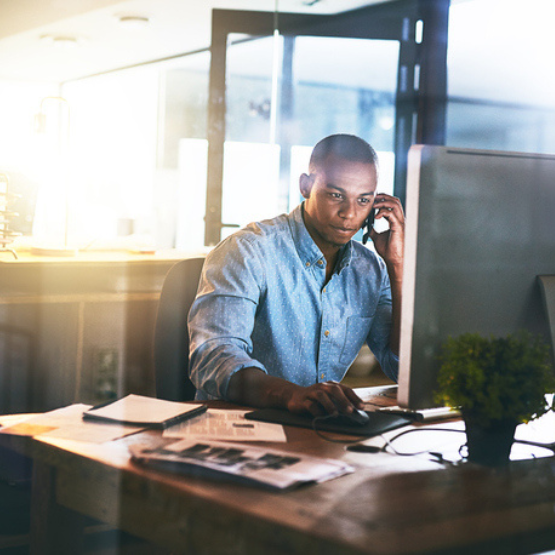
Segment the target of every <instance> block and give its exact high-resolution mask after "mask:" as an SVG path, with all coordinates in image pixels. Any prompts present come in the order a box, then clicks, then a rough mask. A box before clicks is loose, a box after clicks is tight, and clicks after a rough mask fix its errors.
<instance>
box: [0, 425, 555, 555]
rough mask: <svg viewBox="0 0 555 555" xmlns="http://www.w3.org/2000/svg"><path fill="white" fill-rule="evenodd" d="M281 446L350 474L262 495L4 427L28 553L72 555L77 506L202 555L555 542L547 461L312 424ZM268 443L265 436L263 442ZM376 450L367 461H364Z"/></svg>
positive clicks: (553, 468) (116, 449)
mask: <svg viewBox="0 0 555 555" xmlns="http://www.w3.org/2000/svg"><path fill="white" fill-rule="evenodd" d="M287 436H288V442H287V443H286V444H275V445H276V446H278V447H279V448H282V449H287V450H290V451H292V452H303V453H310V454H314V455H319V456H324V457H334V458H341V459H344V460H348V462H349V463H351V464H353V465H355V466H356V467H357V471H356V472H355V473H354V474H351V475H348V476H344V477H341V478H339V479H336V480H333V481H330V482H326V483H323V484H319V485H314V486H309V487H306V488H303V489H299V490H296V491H292V492H288V493H273V492H272V493H269V492H265V491H262V490H260V489H255V488H250V487H245V486H239V485H235V484H231V483H227V482H223V481H222V482H218V481H214V480H209V479H202V478H194V477H184V476H175V475H172V474H169V473H163V472H158V471H154V470H150V469H145V468H143V467H140V466H136V465H134V464H132V463H130V461H129V456H128V450H127V448H128V445H130V444H133V443H136V442H146V443H149V444H152V445H154V444H156V443H158V442H159V441H161V437H160V435H159V433H156V432H145V433H142V434H138V435H135V436H130V437H128V438H125V439H122V440H118V441H115V442H111V443H106V444H103V445H91V444H84V443H79V442H69V441H62V440H48V441H47V440H33V439H30V438H18V437H7V436H3V437H2V440H3V443H6V441H8V442H10V443H11V445H12V447H13V448H14V449H16V450H19V451H24V452H27V453H29V454H30V455H31V456H32V457H33V459H34V461H35V474H34V478H35V484H34V491H33V515H32V540H31V541H32V553H49V554H54V553H55V554H60V553H72V554H74V553H79V552H80V548H79V534H76V533H75V532H78V531H79V529H80V526H81V524H82V522H81V517H80V516H79V515H81V514H84V515H88V516H92V517H94V518H96V519H98V520H100V521H102V522H105V523H108V524H110V525H112V526H115V527H118V528H121V529H123V530H126V531H128V532H130V533H132V534H135V535H137V536H140V537H143V538H145V539H147V540H150V541H152V542H155V543H157V544H159V545H161V546H165V547H167V548H168V549H171V550H172V553H188V554H196V555H200V554H206V555H218V554H226V555H227V554H229V555H232V554H233V555H242V554H252V555H262V554H264V555H266V554H269V555H278V554H287V555H295V554H298V555H322V554H323V555H355V554H356V555H362V554H366V555H368V554H374V555H376V554H379V555H401V554H417V553H427V554H431V553H434V554H439V553H443V554H449V555H453V554H460V555H462V554H465V555H466V554H468V553H472V554H473V555H474V554H479V553H484V554H485V553H487V554H488V555H491V554H503V555H510V554H517V553H518V554H522V553H537V552H539V551H541V550H547V549H549V548H551V549H553V548H555V511H554V506H555V458H547V459H537V460H528V461H521V462H514V463H511V464H510V465H509V466H508V467H507V468H504V469H487V468H482V467H477V466H472V465H463V466H460V467H444V466H443V465H439V464H437V463H434V462H431V461H428V460H424V459H419V458H408V457H397V456H393V455H388V454H380V455H363V454H356V453H352V452H347V451H345V448H344V445H342V444H336V443H328V442H325V441H324V440H322V439H320V438H319V437H317V436H316V435H315V434H314V433H313V432H312V431H311V430H304V429H297V428H289V429H287ZM266 445H267V444H266ZM375 457H377V458H375Z"/></svg>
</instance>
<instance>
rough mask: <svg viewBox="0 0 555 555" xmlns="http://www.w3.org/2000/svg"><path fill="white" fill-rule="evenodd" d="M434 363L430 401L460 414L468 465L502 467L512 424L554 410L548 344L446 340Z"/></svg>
mask: <svg viewBox="0 0 555 555" xmlns="http://www.w3.org/2000/svg"><path fill="white" fill-rule="evenodd" d="M440 359H441V367H440V370H439V375H438V386H439V387H438V390H437V393H436V401H438V402H440V403H443V404H445V405H447V406H451V407H455V408H458V409H460V410H461V412H462V415H463V419H464V422H465V430H466V436H467V448H468V460H469V461H472V462H476V463H479V464H485V465H488V466H497V465H502V464H506V463H507V462H508V460H509V454H510V451H511V446H512V443H513V440H514V433H515V428H516V426H517V425H518V424H520V423H523V422H528V421H529V420H533V419H535V418H538V417H540V416H542V415H543V414H545V413H546V412H547V411H549V410H553V409H554V406H553V404H551V405H549V404H548V403H547V402H546V397H545V395H546V393H551V392H553V391H555V378H554V374H553V367H552V364H551V357H550V349H549V346H548V345H547V344H546V343H545V342H544V341H543V340H542V339H541V338H539V337H537V336H534V335H532V334H530V333H528V332H524V331H522V332H519V333H517V334H514V335H508V336H506V337H500V338H496V337H488V338H486V337H482V336H480V335H479V334H476V333H467V334H464V335H461V336H459V337H456V338H449V339H448V340H447V341H446V342H445V344H444V345H443V349H442V354H441V357H440Z"/></svg>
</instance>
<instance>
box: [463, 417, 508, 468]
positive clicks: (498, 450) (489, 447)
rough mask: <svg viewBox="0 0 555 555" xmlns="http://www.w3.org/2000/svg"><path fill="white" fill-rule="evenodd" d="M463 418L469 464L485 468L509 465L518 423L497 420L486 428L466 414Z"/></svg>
mask: <svg viewBox="0 0 555 555" xmlns="http://www.w3.org/2000/svg"><path fill="white" fill-rule="evenodd" d="M463 418H464V424H465V429H466V446H467V449H468V460H469V462H473V463H477V464H482V465H485V466H503V465H506V464H508V462H509V455H510V454H511V447H512V445H513V441H514V437H515V429H516V426H517V422H514V421H512V420H496V421H493V422H491V423H489V424H488V425H486V426H484V425H482V424H480V423H478V422H477V421H476V419H475V418H473V417H472V415H468V414H464V412H463Z"/></svg>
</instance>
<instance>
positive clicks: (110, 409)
mask: <svg viewBox="0 0 555 555" xmlns="http://www.w3.org/2000/svg"><path fill="white" fill-rule="evenodd" d="M198 407H199V404H191V403H177V402H175V401H164V400H163V399H156V398H155V397H144V396H143V395H127V396H126V397H124V398H123V399H120V400H119V401H114V402H113V403H110V404H108V405H106V406H104V407H101V408H98V409H95V410H94V411H93V414H94V415H95V416H100V417H103V418H109V419H112V420H119V421H121V422H140V423H143V422H149V423H151V424H160V423H162V422H165V421H166V420H169V419H170V418H174V417H176V416H179V415H181V414H183V413H185V412H189V411H192V410H195V409H197V408H198Z"/></svg>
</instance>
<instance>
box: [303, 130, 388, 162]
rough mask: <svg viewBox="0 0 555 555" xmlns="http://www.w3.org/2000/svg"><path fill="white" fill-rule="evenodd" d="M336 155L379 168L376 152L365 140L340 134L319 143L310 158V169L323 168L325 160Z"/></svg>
mask: <svg viewBox="0 0 555 555" xmlns="http://www.w3.org/2000/svg"><path fill="white" fill-rule="evenodd" d="M330 155H335V156H337V157H338V158H342V159H343V160H348V161H350V162H362V163H364V164H374V165H375V166H376V169H377V167H378V156H377V154H376V151H375V150H374V149H373V148H372V147H371V146H370V145H369V144H368V143H367V142H366V141H365V140H364V139H361V138H360V137H357V136H355V135H347V134H344V133H338V134H336V135H330V136H329V137H325V138H324V139H322V140H321V141H319V142H318V143H317V144H316V146H315V147H314V149H313V150H312V154H311V156H310V168H318V167H321V166H322V164H323V162H324V160H326V158H327V157H328V156H330Z"/></svg>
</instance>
